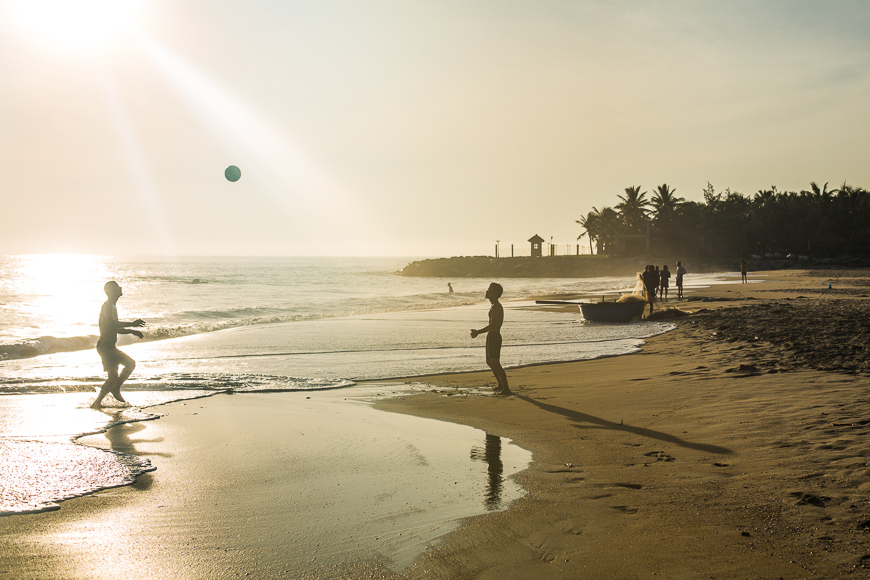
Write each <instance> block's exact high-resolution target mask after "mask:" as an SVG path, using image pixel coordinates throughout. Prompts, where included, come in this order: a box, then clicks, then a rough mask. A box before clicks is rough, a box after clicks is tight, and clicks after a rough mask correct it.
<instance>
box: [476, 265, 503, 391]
mask: <svg viewBox="0 0 870 580" xmlns="http://www.w3.org/2000/svg"><path fill="white" fill-rule="evenodd" d="M503 292H504V290H503V289H502V287H501V284H496V283H495V282H493V283H492V284H490V285H489V288H488V289H487V290H486V298H487V299H489V301H490V302H491V303H492V306H490V307H489V324H488V325H487V326H485V327H483V328H481V329H480V330H472V331H471V338H477V336H478V335H479V334H484V333H487V335H486V364H487V365H488V366H489V368H491V369H492V374H494V375H495V379H496V380H497V381H498V386H497V387H496V389H495V392H496V394H497V395H502V396H507V395H510V394H511V390H510V388H508V381H507V373H505V372H504V369H503V368H502V367H501V325H502V324H503V323H504V308H503V307H502V305H501V303H500V302H499V301H498V299H499V298H500V297H501V295H502V293H503Z"/></svg>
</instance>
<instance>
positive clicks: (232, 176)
mask: <svg viewBox="0 0 870 580" xmlns="http://www.w3.org/2000/svg"><path fill="white" fill-rule="evenodd" d="M224 176H225V177H226V178H227V179H228V180H229V181H238V180H239V178H240V177H241V176H242V170H241V169H239V168H238V167H236V166H235V165H230V166H229V167H227V170H226V171H224Z"/></svg>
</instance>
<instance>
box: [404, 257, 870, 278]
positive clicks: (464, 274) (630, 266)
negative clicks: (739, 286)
mask: <svg viewBox="0 0 870 580" xmlns="http://www.w3.org/2000/svg"><path fill="white" fill-rule="evenodd" d="M680 260H682V262H683V266H685V268H686V269H687V270H688V271H689V273H690V274H701V273H714V272H739V271H740V259H739V258H737V259H721V260H710V259H700V258H692V257H685V258H680ZM841 262H843V260H830V259H825V260H818V259H813V260H809V259H807V260H805V261H801V260H794V259H782V260H776V259H773V260H766V259H760V260H749V270H750V272H759V271H763V270H783V269H791V268H807V267H822V268H825V267H827V268H836V267H840V263H841ZM647 264H655V265H657V266H663V265H665V264H667V265H668V267H669V268H670V269H671V272H673V271H675V270H676V269H677V260H675V259H673V258H672V257H668V258H662V257H650V256H646V257H644V256H641V257H633V258H614V257H609V256H588V255H587V256H547V257H542V258H528V257H520V258H493V257H490V256H455V257H453V258H432V259H428V260H418V261H416V262H411V263H410V264H408V265H407V266H405V267H404V268H402V270H401V271H400V272H399V274H401V275H402V276H420V277H433V278H595V277H599V276H634V275H635V274H636V273H637V272H641V271H643V269H644V267H645V266H646V265H647ZM843 265H845V266H846V267H849V266H851V267H861V266H862V265H863V262H862V263H855V264H851V263H848V264H843Z"/></svg>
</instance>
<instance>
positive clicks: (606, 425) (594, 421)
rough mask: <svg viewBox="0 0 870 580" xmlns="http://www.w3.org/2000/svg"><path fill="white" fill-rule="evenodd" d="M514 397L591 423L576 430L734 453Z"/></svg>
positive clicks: (572, 418) (717, 452) (708, 450)
mask: <svg viewBox="0 0 870 580" xmlns="http://www.w3.org/2000/svg"><path fill="white" fill-rule="evenodd" d="M515 396H516V398H517V399H522V400H523V401H526V402H528V403H531V404H533V405H535V406H536V407H540V408H541V409H543V410H544V411H548V412H550V413H556V414H558V415H562V416H563V417H567V418H569V419H571V420H572V421H576V422H578V423H591V425H589V426H587V425H574V426H575V427H576V428H578V429H611V430H613V431H624V432H626V433H631V434H633V435H640V436H641V437H649V438H650V439H658V440H659V441H666V442H668V443H673V444H674V445H679V446H680V447H685V448H687V449H694V450H696V451H704V452H705V453H715V454H719V455H731V454H732V453H734V452H733V451H732V450H730V449H728V448H727V447H719V446H718V445H707V444H705V443H692V442H691V441H686V440H684V439H680V438H679V437H677V436H675V435H670V434H668V433H662V432H661V431H653V430H652V429H644V428H643V427H633V426H631V425H623V424H622V423H614V422H613V421H608V420H606V419H601V418H600V417H595V416H593V415H587V414H586V413H580V412H579V411H572V410H571V409H566V408H564V407H557V406H556V405H548V404H547V403H541V402H540V401H536V400H534V399H530V398H529V397H526V396H524V395H515Z"/></svg>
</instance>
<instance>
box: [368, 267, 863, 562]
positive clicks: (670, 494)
mask: <svg viewBox="0 0 870 580" xmlns="http://www.w3.org/2000/svg"><path fill="white" fill-rule="evenodd" d="M837 274H838V272H833V273H832V272H820V273H808V272H777V273H771V274H770V276H771V278H774V277H775V278H776V280H770V281H768V282H766V283H764V284H760V285H753V284H748V285H742V284H734V285H728V286H714V287H711V288H710V289H708V290H705V291H703V292H700V293H696V294H695V295H693V298H695V299H696V300H692V301H684V302H681V303H680V308H683V309H685V310H690V311H700V312H699V313H698V314H694V315H692V316H689V317H686V318H683V319H680V322H679V324H680V326H679V328H678V329H677V330H675V331H673V332H670V333H668V334H665V335H662V336H659V337H656V338H654V339H651V340H650V341H649V342H648V344H647V345H646V346H645V347H644V349H643V351H642V352H641V353H639V354H635V355H629V356H624V357H617V358H610V359H603V360H595V361H587V362H578V363H569V364H558V365H550V366H539V367H531V368H524V369H517V370H513V371H510V372H509V379H510V381H511V387H512V389H514V390H515V391H516V393H517V395H516V396H514V397H511V398H507V399H500V398H483V397H470V396H464V395H463V394H462V393H463V392H464V391H466V390H467V388H468V387H470V386H480V385H481V384H494V379H493V378H492V377H491V376H490V375H488V374H487V373H475V374H466V375H456V376H449V377H443V376H442V377H426V378H424V379H421V380H424V381H429V382H431V383H433V384H438V385H442V386H444V387H448V388H453V389H455V392H454V395H453V396H449V397H448V396H443V394H435V393H433V394H427V395H422V396H415V397H409V398H405V399H402V400H393V401H386V402H382V403H380V404H379V406H380V407H381V408H384V409H389V410H394V411H400V412H410V413H414V414H419V415H423V416H427V417H433V418H439V419H445V420H449V421H456V422H462V423H467V424H469V425H473V426H476V427H479V428H482V429H485V430H486V431H487V432H490V433H493V434H496V435H500V436H506V437H510V438H511V439H513V440H514V441H515V442H516V443H517V444H519V445H521V446H523V447H525V448H526V449H529V450H530V451H532V452H533V456H534V463H533V464H532V466H531V467H530V468H529V469H528V470H526V471H525V472H523V473H521V474H519V475H518V477H517V479H518V480H519V481H520V482H521V483H522V484H523V485H524V486H525V487H526V488H527V489H528V490H529V495H528V496H527V497H525V498H524V499H521V500H519V501H518V502H516V504H515V505H514V506H513V508H512V509H511V510H509V511H507V512H503V513H497V514H490V515H486V516H483V517H477V518H473V519H471V520H470V521H469V522H468V524H467V525H466V526H464V527H463V528H461V529H460V530H458V531H456V532H454V533H451V534H449V535H448V536H447V537H446V538H445V539H444V541H443V542H442V543H441V544H440V545H439V546H438V547H436V548H434V549H433V550H430V551H429V552H428V553H427V554H426V555H425V556H424V557H423V558H422V559H421V560H420V561H419V562H417V563H416V564H415V565H414V566H413V567H412V568H411V569H409V570H406V571H405V573H404V574H403V576H404V577H407V578H481V579H483V578H493V579H496V578H498V579H513V578H517V579H519V578H536V579H537V578H544V579H547V578H554V579H555V578H565V579H568V578H571V579H574V578H619V579H622V578H626V579H628V578H771V579H777V578H784V579H792V578H795V579H797V578H840V577H842V578H865V577H870V569H868V568H870V536H868V534H870V503H868V492H870V440H868V439H867V434H868V432H870V398H868V394H870V380H868V376H867V373H868V367H867V362H866V358H865V357H866V350H867V346H868V341H867V339H868V332H870V331H868V326H867V321H868V314H870V304H868V301H867V300H864V298H866V297H867V293H868V292H867V291H868V290H870V289H868V288H867V278H865V277H863V276H864V274H863V273H860V274H857V275H848V276H844V277H843V278H840V279H839V280H838V281H837V282H836V283H834V288H833V289H832V290H830V291H828V290H826V288H827V283H828V282H829V281H833V280H834V278H835V277H836V275H837ZM701 298H706V299H707V301H701V300H700V299H701ZM673 304H674V302H671V303H669V305H673ZM865 566H866V567H867V568H865Z"/></svg>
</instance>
